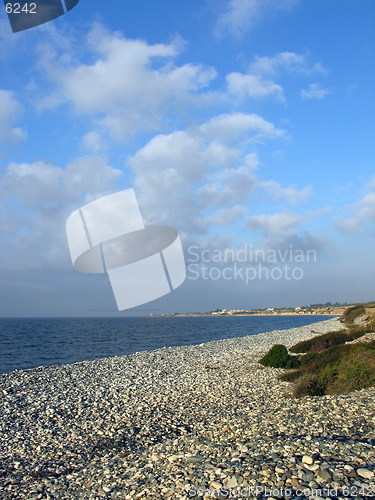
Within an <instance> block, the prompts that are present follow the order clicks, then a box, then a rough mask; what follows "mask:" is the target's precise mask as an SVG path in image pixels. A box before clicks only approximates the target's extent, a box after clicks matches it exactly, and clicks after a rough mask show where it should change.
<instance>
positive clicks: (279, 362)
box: [259, 344, 300, 369]
mask: <svg viewBox="0 0 375 500" xmlns="http://www.w3.org/2000/svg"><path fill="white" fill-rule="evenodd" d="M259 363H261V364H262V365H263V366H271V367H272V368H288V369H292V368H297V367H298V366H299V364H300V363H299V361H298V359H297V358H295V357H294V356H290V355H289V354H288V350H287V348H286V347H285V345H282V344H275V345H274V346H272V347H271V349H270V350H269V351H268V352H267V354H266V355H265V356H263V358H262V359H260V360H259Z"/></svg>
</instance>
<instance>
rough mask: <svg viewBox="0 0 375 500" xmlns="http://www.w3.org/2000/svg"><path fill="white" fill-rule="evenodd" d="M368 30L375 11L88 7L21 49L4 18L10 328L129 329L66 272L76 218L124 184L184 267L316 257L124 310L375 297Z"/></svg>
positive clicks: (5, 260)
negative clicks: (106, 320) (77, 323)
mask: <svg viewBox="0 0 375 500" xmlns="http://www.w3.org/2000/svg"><path fill="white" fill-rule="evenodd" d="M374 24H375V4H374V2H372V1H371V0H362V1H361V2H358V1H355V0H345V1H344V2H326V1H321V0H220V1H217V0H216V1H214V0H206V1H205V0H201V1H198V0H191V1H189V2H186V1H184V2H183V1H180V0H164V1H163V2H155V1H150V0H143V1H141V0H140V1H138V2H124V1H118V0H113V1H112V2H111V3H110V5H107V4H105V3H104V2H98V1H96V0H90V1H87V0H81V1H80V2H79V4H78V5H77V7H75V8H74V9H73V10H71V11H70V12H69V13H68V14H66V15H65V16H63V17H61V18H59V19H57V20H55V21H53V22H50V23H48V24H45V25H43V26H40V27H36V28H33V29H31V30H28V31H25V32H21V33H16V34H13V33H12V32H11V30H10V27H9V24H8V20H7V18H6V15H5V12H4V9H2V10H1V13H0V63H1V73H0V204H1V212H0V237H1V247H0V248H1V250H0V252H1V263H0V315H1V316H44V315H47V316H65V315H67V316H69V315H72V316H93V315H116V314H119V313H118V312H117V310H116V308H115V303H114V299H113V296H112V294H111V290H110V287H109V283H108V280H107V279H106V277H105V276H102V275H98V276H96V275H84V274H81V273H77V272H75V271H74V270H73V268H72V265H71V261H70V257H69V250H68V247H67V242H66V237H65V220H66V218H67V216H68V215H69V213H70V212H71V211H72V210H75V209H77V208H79V207H80V206H82V204H84V203H85V202H88V201H91V200H93V199H96V198H99V197H100V196H102V195H105V194H108V193H111V192H115V191H117V190H119V189H124V188H130V187H134V189H135V191H136V194H137V197H138V201H139V205H140V207H141V210H142V213H143V216H144V218H145V220H146V221H149V222H151V223H157V224H165V225H170V226H173V227H176V228H177V229H178V230H179V231H180V233H181V236H182V238H183V243H184V249H185V254H186V255H188V249H189V247H190V246H191V245H195V246H198V247H199V248H200V249H202V250H203V249H211V250H219V251H224V250H225V249H228V248H233V249H235V248H237V249H239V248H243V247H244V245H252V246H253V248H257V249H264V250H283V249H286V248H293V249H295V250H297V249H301V250H303V251H307V250H314V251H316V255H317V258H316V262H314V263H306V264H304V265H303V266H302V268H303V279H300V280H286V279H280V280H272V279H257V280H254V281H253V282H250V283H245V282H244V281H243V280H240V279H238V280H234V279H233V280H224V279H219V280H215V279H208V280H204V279H199V280H193V279H187V280H186V281H185V283H184V284H183V285H182V286H181V287H180V288H179V289H177V290H176V291H175V292H173V293H172V294H169V295H167V296H165V297H163V298H161V299H158V300H156V301H154V302H152V303H149V304H146V305H144V306H140V307H138V308H135V309H134V310H131V311H128V312H126V313H125V314H147V313H159V312H173V311H181V312H182V311H197V310H209V309H216V308H217V307H226V308H252V307H272V306H294V305H303V304H309V303H318V302H326V301H333V302H335V301H346V302H352V301H367V300H373V299H374V278H375V276H374V274H375V273H374V268H375V266H374V264H375V262H374V260H375V259H374V235H375V229H374V219H375V169H374V144H375V137H374V116H375V109H374V102H375V99H374V83H375V81H374V80H375V78H374V49H375V39H374V38H375V36H374V33H375V30H374V28H375V26H374ZM212 265H214V264H212ZM248 265H251V263H248ZM188 275H189V273H188ZM123 314H124V313H123Z"/></svg>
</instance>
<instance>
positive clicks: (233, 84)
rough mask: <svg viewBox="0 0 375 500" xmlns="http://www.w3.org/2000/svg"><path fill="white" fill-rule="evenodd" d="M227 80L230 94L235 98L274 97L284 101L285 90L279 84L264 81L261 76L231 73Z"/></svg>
mask: <svg viewBox="0 0 375 500" xmlns="http://www.w3.org/2000/svg"><path fill="white" fill-rule="evenodd" d="M226 80H227V85H228V92H229V94H230V95H233V96H235V97H238V98H244V97H250V98H253V99H262V98H265V97H274V98H275V99H276V100H279V101H283V100H284V91H283V88H282V87H281V86H280V85H278V84H277V83H274V82H272V81H269V80H264V79H263V78H261V77H260V76H257V75H244V74H242V73H229V74H228V75H227V77H226Z"/></svg>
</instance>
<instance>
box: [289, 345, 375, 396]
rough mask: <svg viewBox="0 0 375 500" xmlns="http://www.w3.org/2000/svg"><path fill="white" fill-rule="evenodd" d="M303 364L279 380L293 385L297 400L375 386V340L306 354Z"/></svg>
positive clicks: (303, 357) (302, 357)
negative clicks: (303, 397) (302, 397)
mask: <svg viewBox="0 0 375 500" xmlns="http://www.w3.org/2000/svg"><path fill="white" fill-rule="evenodd" d="M300 363H301V364H300V366H299V368H298V369H297V370H295V371H293V372H288V373H286V374H283V375H282V376H281V377H280V379H281V380H284V381H288V382H294V388H293V395H294V396H295V397H301V396H307V395H308V396H319V395H324V394H339V393H342V392H351V391H355V390H358V389H364V388H366V387H371V386H373V385H375V341H372V342H363V343H356V344H341V345H337V346H333V347H330V348H329V349H325V350H324V351H322V352H317V353H307V354H305V355H304V356H301V357H300Z"/></svg>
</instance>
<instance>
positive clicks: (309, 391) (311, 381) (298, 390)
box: [293, 374, 323, 398]
mask: <svg viewBox="0 0 375 500" xmlns="http://www.w3.org/2000/svg"><path fill="white" fill-rule="evenodd" d="M322 395H323V391H322V389H321V388H320V387H319V383H318V379H317V377H316V375H310V374H309V375H304V376H303V377H301V378H300V379H299V380H298V382H297V383H296V384H295V385H294V388H293V396H294V397H295V398H301V397H303V396H322Z"/></svg>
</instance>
